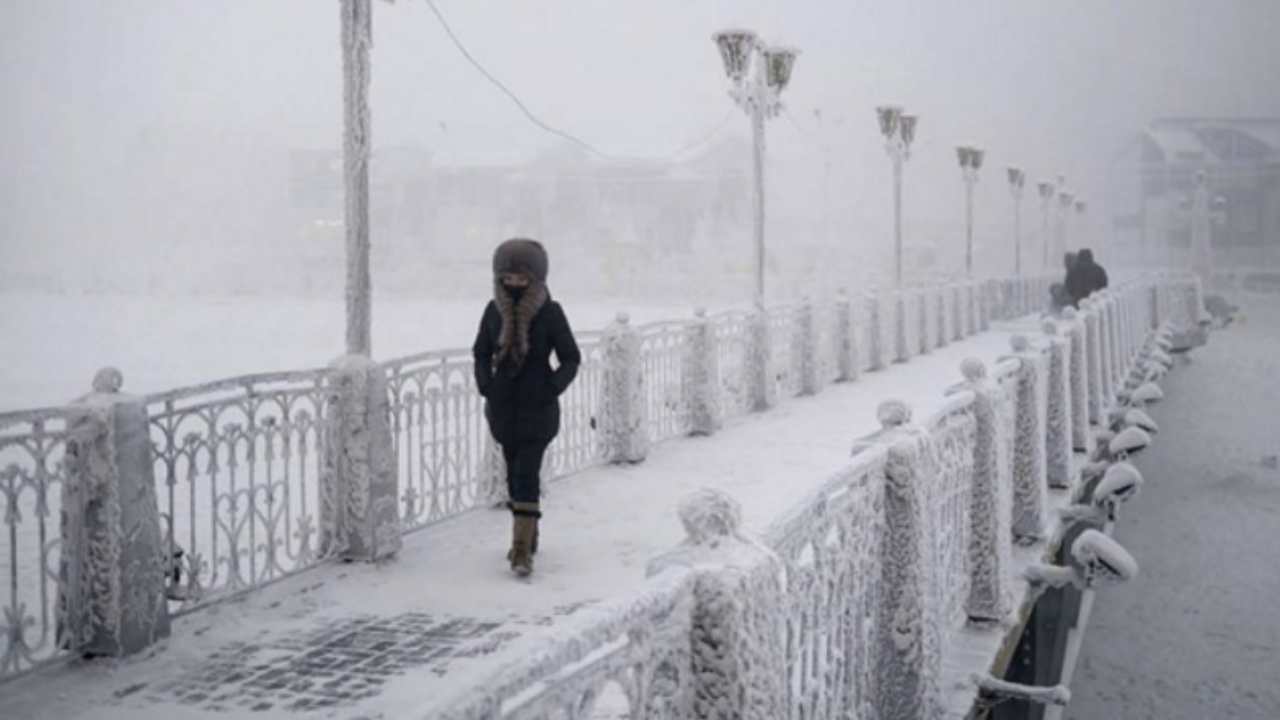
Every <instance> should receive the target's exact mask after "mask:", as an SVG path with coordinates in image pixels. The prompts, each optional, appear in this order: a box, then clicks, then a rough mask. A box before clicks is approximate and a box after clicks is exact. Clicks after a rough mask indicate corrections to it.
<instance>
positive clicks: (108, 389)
mask: <svg viewBox="0 0 1280 720" xmlns="http://www.w3.org/2000/svg"><path fill="white" fill-rule="evenodd" d="M122 387H124V373H122V372H120V370H118V369H117V368H114V367H112V366H110V365H108V366H107V367H104V368H102V369H101V370H99V371H98V372H96V373H94V374H93V391H94V392H95V393H103V394H108V395H114V394H116V393H118V392H120V388H122Z"/></svg>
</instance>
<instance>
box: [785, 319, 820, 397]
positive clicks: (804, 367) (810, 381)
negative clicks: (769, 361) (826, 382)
mask: <svg viewBox="0 0 1280 720" xmlns="http://www.w3.org/2000/svg"><path fill="white" fill-rule="evenodd" d="M792 343H793V347H792V353H791V358H792V360H793V363H794V364H795V365H796V372H798V373H799V374H800V394H801V395H816V394H818V393H819V392H821V391H822V378H821V373H820V372H818V370H819V367H820V366H819V363H818V333H817V332H816V329H815V327H814V323H813V300H812V299H811V298H809V297H805V298H804V300H803V301H802V302H801V303H800V307H799V308H798V309H797V311H796V332H795V338H794V340H793V341H792Z"/></svg>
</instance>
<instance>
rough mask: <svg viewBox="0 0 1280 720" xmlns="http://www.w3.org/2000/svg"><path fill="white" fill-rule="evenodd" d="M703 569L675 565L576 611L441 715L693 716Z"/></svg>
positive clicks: (486, 718)
mask: <svg viewBox="0 0 1280 720" xmlns="http://www.w3.org/2000/svg"><path fill="white" fill-rule="evenodd" d="M696 591H697V577H696V574H695V573H693V572H689V571H687V570H683V569H671V570H668V571H667V572H664V573H662V574H661V575H659V576H657V577H655V578H653V579H651V580H650V581H649V582H647V583H645V585H644V586H643V587H642V588H641V589H640V590H639V591H637V592H635V593H631V594H628V595H626V596H623V597H620V598H618V599H616V600H614V601H612V602H609V603H606V604H604V605H603V606H601V607H598V608H593V609H589V610H585V611H582V612H580V613H578V614H577V615H576V616H575V617H573V618H571V619H569V620H567V621H566V622H565V623H564V624H563V626H562V627H558V628H557V630H556V632H555V634H554V636H551V635H548V636H547V637H546V638H545V642H544V643H542V644H541V645H540V646H538V647H537V648H536V649H535V650H534V651H533V652H530V653H528V654H526V655H523V656H521V658H520V659H519V660H516V661H514V662H511V663H509V664H507V665H505V666H503V667H502V668H501V669H500V671H499V672H496V673H494V674H493V675H492V676H490V677H488V678H486V682H485V684H484V685H483V686H474V687H472V686H468V687H463V688H459V692H458V693H457V694H456V700H455V701H454V702H452V703H446V706H447V707H446V708H445V709H444V710H443V711H441V712H439V713H437V714H435V715H434V717H438V718H440V720H499V719H501V720H526V719H527V720H535V719H537V720H540V719H541V718H547V717H566V718H569V717H572V718H605V717H615V718H625V717H632V718H683V717H693V708H694V703H695V697H694V693H695V690H696V687H697V682H696V678H695V677H694V668H695V664H694V657H693V655H694V642H692V639H693V638H694V637H695V632H694V613H695V611H696V607H697V597H696Z"/></svg>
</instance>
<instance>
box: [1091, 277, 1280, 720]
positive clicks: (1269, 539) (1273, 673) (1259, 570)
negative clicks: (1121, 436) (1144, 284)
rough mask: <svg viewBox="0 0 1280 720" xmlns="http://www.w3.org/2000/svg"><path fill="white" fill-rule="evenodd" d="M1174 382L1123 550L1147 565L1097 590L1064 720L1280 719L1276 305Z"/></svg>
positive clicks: (1252, 308)
mask: <svg viewBox="0 0 1280 720" xmlns="http://www.w3.org/2000/svg"><path fill="white" fill-rule="evenodd" d="M1230 299H1231V300H1232V301H1233V302H1237V303H1239V304H1240V305H1241V307H1242V310H1243V312H1244V313H1245V315H1246V318H1247V321H1246V322H1245V323H1243V324H1240V323H1237V324H1234V325H1232V326H1230V327H1228V328H1226V329H1225V330H1222V331H1219V332H1216V333H1215V334H1214V336H1213V339H1212V341H1211V342H1210V343H1209V344H1208V345H1207V346H1205V347H1203V348H1200V349H1198V350H1196V351H1195V352H1194V353H1192V354H1191V356H1190V358H1191V359H1190V362H1189V363H1187V364H1186V365H1183V366H1180V367H1178V368H1177V369H1175V371H1174V372H1172V373H1170V374H1169V376H1168V378H1167V379H1166V381H1165V388H1164V389H1165V393H1166V395H1165V397H1166V399H1165V401H1164V402H1163V403H1161V404H1159V405H1156V406H1154V407H1153V413H1152V414H1153V416H1154V417H1155V419H1156V421H1157V422H1159V423H1160V435H1159V436H1158V437H1157V439H1156V442H1155V444H1154V445H1153V446H1152V449H1151V450H1150V451H1148V452H1147V453H1146V454H1144V455H1143V456H1142V457H1141V458H1139V460H1138V463H1137V464H1138V466H1139V468H1140V469H1141V470H1142V473H1143V475H1144V476H1145V478H1146V484H1145V485H1144V486H1143V490H1142V494H1141V495H1140V496H1139V497H1138V498H1137V499H1136V500H1135V501H1133V502H1131V503H1128V504H1127V505H1125V508H1124V510H1125V511H1124V515H1123V517H1122V518H1121V519H1120V522H1119V523H1118V525H1117V527H1116V532H1115V535H1116V538H1117V539H1118V540H1119V541H1120V542H1121V543H1122V544H1123V545H1124V546H1125V547H1126V548H1128V549H1129V550H1130V551H1131V552H1132V553H1133V555H1134V557H1136V558H1138V559H1139V561H1140V562H1141V563H1142V574H1141V575H1139V576H1138V578H1137V580H1135V581H1134V582H1131V583H1126V584H1124V585H1120V586H1116V587H1109V588H1106V589H1103V590H1101V591H1100V592H1099V593H1098V595H1097V597H1096V599H1095V602H1094V606H1093V613H1092V619H1091V621H1090V623H1089V629H1088V632H1087V634H1086V635H1085V638H1084V646H1083V650H1082V653H1081V657H1080V661H1079V662H1080V664H1079V666H1078V667H1077V668H1076V674H1075V681H1074V682H1073V683H1072V688H1071V691H1072V697H1073V701H1072V703H1071V705H1070V706H1069V707H1068V708H1067V712H1066V716H1067V717H1070V718H1075V719H1077V720H1087V719H1092V718H1161V719H1162V720H1182V719H1184V718H1185V719H1186V720H1192V719H1193V718H1194V719H1195V720H1200V718H1209V717H1213V718H1249V719H1251V720H1253V719H1256V720H1272V719H1274V718H1280V554H1277V552H1276V546H1277V542H1278V541H1280V469H1277V466H1276V456H1277V453H1280V433H1277V430H1276V426H1275V414H1276V408H1277V407H1280V382H1278V381H1277V380H1276V374H1275V367H1276V366H1275V363H1276V358H1278V357H1280V295H1269V296H1268V295H1254V296H1243V297H1242V296H1239V295H1237V294H1233V295H1232V296H1231V297H1230Z"/></svg>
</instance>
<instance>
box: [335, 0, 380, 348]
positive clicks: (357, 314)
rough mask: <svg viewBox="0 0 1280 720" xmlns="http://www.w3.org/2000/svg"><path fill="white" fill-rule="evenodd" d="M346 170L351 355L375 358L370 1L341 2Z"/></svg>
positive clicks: (348, 307) (349, 339) (343, 158)
mask: <svg viewBox="0 0 1280 720" xmlns="http://www.w3.org/2000/svg"><path fill="white" fill-rule="evenodd" d="M340 8H341V12H342V100H343V145H342V169H343V173H342V174H343V180H344V187H345V200H346V205H345V209H344V217H345V220H346V239H347V289H346V294H347V354H348V355H363V356H366V357H367V356H369V355H370V354H371V353H372V348H371V347H370V346H371V345H372V341H371V339H370V325H371V323H372V318H371V314H372V313H371V309H370V298H369V296H370V284H371V283H370V277H369V131H370V122H369V46H370V45H372V44H373V39H372V33H371V28H372V22H371V19H372V14H373V10H372V8H371V7H370V0H341V4H340Z"/></svg>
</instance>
